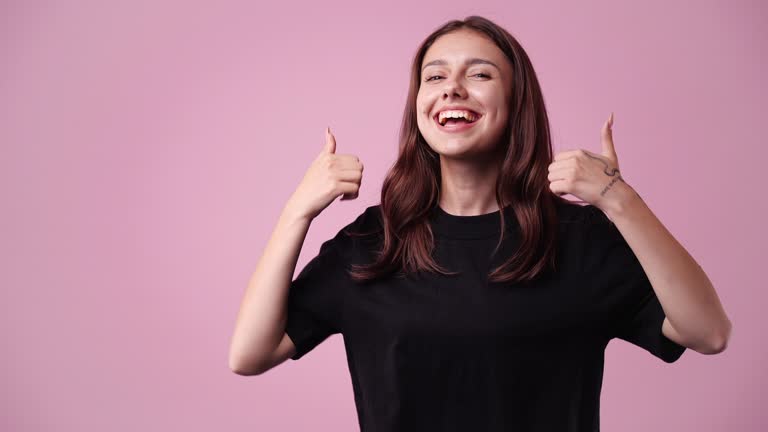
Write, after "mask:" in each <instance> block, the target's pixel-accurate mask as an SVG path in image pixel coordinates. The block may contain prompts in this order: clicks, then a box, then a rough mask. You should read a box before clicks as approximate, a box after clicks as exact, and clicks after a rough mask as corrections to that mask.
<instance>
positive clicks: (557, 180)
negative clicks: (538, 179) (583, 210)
mask: <svg viewBox="0 0 768 432" xmlns="http://www.w3.org/2000/svg"><path fill="white" fill-rule="evenodd" d="M600 139H601V143H602V150H603V151H602V153H601V154H595V153H592V152H590V151H587V150H583V149H577V150H568V151H562V152H559V153H557V154H556V155H555V158H554V162H552V163H551V164H550V165H549V176H548V177H547V179H548V180H549V181H550V185H549V189H550V190H551V191H552V192H554V193H556V194H558V195H565V194H572V195H574V196H576V197H578V198H579V199H581V200H582V201H585V202H587V203H589V204H592V205H594V206H595V207H598V208H599V209H601V210H603V211H604V212H605V211H607V209H608V207H609V206H610V205H611V203H613V202H617V201H618V200H620V199H622V198H624V197H626V196H627V194H628V193H629V192H630V191H633V189H632V187H631V186H629V185H628V184H627V183H626V182H625V181H624V178H623V177H622V176H621V173H620V172H619V159H618V157H617V156H616V148H615V147H614V145H613V113H611V115H610V117H608V120H607V121H606V122H605V123H604V124H603V128H602V130H601V138H600Z"/></svg>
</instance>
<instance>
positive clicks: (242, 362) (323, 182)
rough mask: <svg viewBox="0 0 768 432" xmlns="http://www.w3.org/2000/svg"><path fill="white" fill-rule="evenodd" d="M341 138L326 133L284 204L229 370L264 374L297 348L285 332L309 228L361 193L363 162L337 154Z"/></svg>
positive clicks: (244, 308) (247, 299)
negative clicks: (333, 205)
mask: <svg viewBox="0 0 768 432" xmlns="http://www.w3.org/2000/svg"><path fill="white" fill-rule="evenodd" d="M335 150H336V140H335V138H334V137H333V135H332V134H330V132H329V131H326V145H325V147H324V148H323V151H322V152H321V153H320V155H318V157H317V158H316V159H315V161H314V162H313V163H312V165H311V166H310V168H309V170H307V173H306V174H305V176H304V179H303V180H302V182H301V184H300V185H299V187H298V188H297V189H296V191H295V192H294V193H293V195H291V198H290V199H289V200H288V203H287V204H286V205H285V207H284V208H283V211H282V212H281V214H280V218H279V219H278V221H277V225H276V226H275V228H274V230H273V232H272V235H271V237H270V239H269V242H268V243H267V246H266V248H265V249H264V252H263V253H262V256H261V258H260V259H259V261H258V263H257V265H256V270H255V271H254V272H253V274H252V276H251V278H250V280H249V282H248V287H247V289H246V292H245V294H244V296H243V300H242V302H241V304H240V310H239V312H238V316H237V323H236V325H235V332H234V334H233V335H232V339H231V342H230V348H229V368H230V369H231V370H232V371H233V372H235V373H237V374H240V375H258V374H260V373H263V372H265V371H267V370H269V369H271V368H273V367H275V366H276V365H278V364H280V363H282V362H283V361H285V360H286V359H287V358H289V357H290V356H292V355H293V353H294V352H295V346H294V344H293V342H292V341H291V340H290V338H289V337H288V336H287V335H286V334H285V324H286V320H287V309H286V306H287V298H288V290H289V288H290V285H291V281H292V279H293V273H294V270H295V269H296V261H297V260H298V257H299V253H300V252H301V247H302V245H303V244H304V239H305V238H306V235H307V231H308V230H309V226H310V224H311V222H312V220H314V218H315V217H316V216H317V215H318V214H319V213H320V212H322V211H323V210H324V209H325V208H326V207H328V205H330V203H331V202H333V201H334V200H335V199H336V198H337V197H338V196H339V195H344V196H343V197H342V199H343V200H344V199H354V198H356V197H357V194H358V191H359V188H360V182H361V180H362V171H363V166H362V163H360V161H359V159H358V158H357V157H356V156H354V155H336V154H335Z"/></svg>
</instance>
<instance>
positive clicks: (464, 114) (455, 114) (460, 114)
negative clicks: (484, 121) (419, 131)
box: [437, 111, 480, 126]
mask: <svg viewBox="0 0 768 432" xmlns="http://www.w3.org/2000/svg"><path fill="white" fill-rule="evenodd" d="M449 118H465V119H467V120H468V121H470V122H473V121H475V120H477V119H478V118H480V117H479V116H478V115H475V114H473V113H471V112H469V111H442V112H441V113H440V114H438V116H437V121H438V123H440V124H441V125H443V126H444V125H445V122H446V121H447V120H448V119H449Z"/></svg>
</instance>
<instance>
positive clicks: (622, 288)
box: [588, 205, 686, 363]
mask: <svg viewBox="0 0 768 432" xmlns="http://www.w3.org/2000/svg"><path fill="white" fill-rule="evenodd" d="M588 207H591V208H590V209H588V210H589V215H588V220H589V222H590V227H589V233H590V234H589V235H588V241H590V242H591V243H592V247H593V248H596V250H595V249H592V250H591V252H590V253H591V254H592V257H593V259H592V260H591V262H592V264H593V265H592V266H591V267H592V269H591V271H590V277H591V278H592V281H593V282H594V283H595V284H597V285H598V292H599V293H602V295H604V296H605V297H606V298H607V304H608V305H609V309H610V311H609V313H608V316H609V318H608V319H607V320H606V321H605V323H606V326H607V328H606V332H607V334H608V337H609V339H613V338H619V339H622V340H625V341H627V342H630V343H632V344H634V345H637V346H639V347H641V348H643V349H645V350H646V351H648V352H650V353H651V354H653V355H654V356H656V357H658V358H660V359H661V360H663V361H665V362H666V363H672V362H674V361H676V360H677V359H679V358H680V356H682V355H683V352H684V351H685V349H686V347H685V346H683V345H679V344H678V343H676V342H674V341H673V340H671V339H669V338H667V337H666V336H665V335H664V333H662V330H661V328H662V325H663V323H664V318H665V317H666V314H665V312H664V309H663V308H662V307H661V303H660V302H659V299H658V297H657V296H656V292H655V291H654V290H653V285H651V282H650V280H649V279H648V276H647V274H646V273H645V270H644V269H643V267H642V265H641V264H640V261H639V260H638V259H637V256H636V255H635V253H634V252H633V251H632V248H630V246H629V244H628V243H627V241H626V240H625V239H624V237H623V236H622V234H621V232H620V231H619V229H618V228H617V227H616V226H615V225H614V224H613V222H612V221H611V220H610V219H608V217H607V216H606V215H605V214H604V213H603V212H602V210H600V209H599V208H597V207H595V206H592V205H589V206H588Z"/></svg>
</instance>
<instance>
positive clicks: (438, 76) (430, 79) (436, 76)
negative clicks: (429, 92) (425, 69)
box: [424, 72, 491, 82]
mask: <svg viewBox="0 0 768 432" xmlns="http://www.w3.org/2000/svg"><path fill="white" fill-rule="evenodd" d="M472 76H481V77H485V78H490V77H491V76H490V75H488V74H486V73H482V72H480V73H476V74H474V75H472ZM432 78H442V77H441V76H440V75H433V76H431V77H429V78H427V79H425V80H424V82H430V81H433V80H432ZM435 81H436V80H435Z"/></svg>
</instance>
